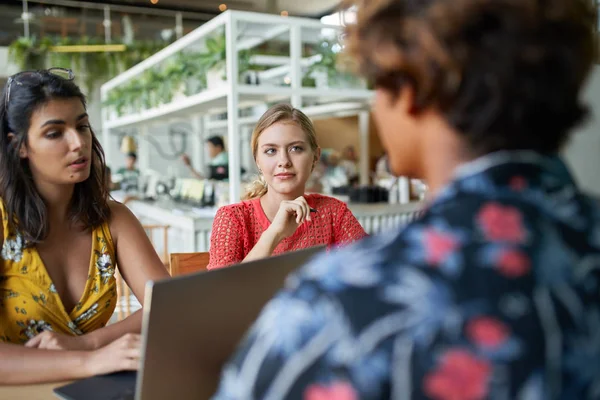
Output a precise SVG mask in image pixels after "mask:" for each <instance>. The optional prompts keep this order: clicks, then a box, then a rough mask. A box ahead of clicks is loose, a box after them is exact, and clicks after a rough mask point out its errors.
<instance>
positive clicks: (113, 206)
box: [108, 200, 140, 240]
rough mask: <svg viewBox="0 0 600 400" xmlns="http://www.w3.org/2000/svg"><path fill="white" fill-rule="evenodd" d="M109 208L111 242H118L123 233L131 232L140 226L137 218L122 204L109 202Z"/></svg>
mask: <svg viewBox="0 0 600 400" xmlns="http://www.w3.org/2000/svg"><path fill="white" fill-rule="evenodd" d="M108 207H109V208H110V214H111V215H110V223H109V227H110V232H111V235H112V237H113V240H118V237H119V234H120V233H121V232H123V231H128V230H131V229H132V228H135V227H136V226H137V225H139V224H140V222H139V221H138V219H137V217H136V216H135V215H134V214H133V213H132V212H131V210H130V209H129V208H128V207H127V206H126V205H125V204H123V203H119V202H117V201H113V200H109V202H108Z"/></svg>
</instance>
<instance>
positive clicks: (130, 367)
mask: <svg viewBox="0 0 600 400" xmlns="http://www.w3.org/2000/svg"><path fill="white" fill-rule="evenodd" d="M119 369H120V370H122V371H137V370H138V369H140V361H139V360H133V359H130V358H128V359H125V360H122V361H121V363H120V365H119Z"/></svg>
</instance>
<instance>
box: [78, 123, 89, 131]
mask: <svg viewBox="0 0 600 400" xmlns="http://www.w3.org/2000/svg"><path fill="white" fill-rule="evenodd" d="M77 129H78V130H79V131H84V132H87V131H89V130H90V129H92V127H91V126H89V125H87V124H84V125H79V126H78V127H77Z"/></svg>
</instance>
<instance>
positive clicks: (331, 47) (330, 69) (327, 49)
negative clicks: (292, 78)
mask: <svg viewBox="0 0 600 400" xmlns="http://www.w3.org/2000/svg"><path fill="white" fill-rule="evenodd" d="M338 46H339V44H338V43H335V42H332V41H330V40H323V41H322V42H321V43H319V45H318V46H317V47H316V48H314V50H313V52H312V53H313V55H315V54H318V55H319V56H320V59H319V60H318V61H316V62H315V63H313V64H312V65H311V66H309V67H308V70H307V72H306V74H305V75H304V77H303V79H302V84H303V86H305V87H317V88H348V87H360V88H364V87H365V85H364V82H362V81H361V80H360V79H359V78H357V77H356V76H355V75H353V74H351V73H350V72H348V70H349V68H348V65H347V63H346V62H345V61H346V60H343V59H341V58H340V55H341V53H340V51H339V50H337V49H336V47H338ZM340 50H341V48H340Z"/></svg>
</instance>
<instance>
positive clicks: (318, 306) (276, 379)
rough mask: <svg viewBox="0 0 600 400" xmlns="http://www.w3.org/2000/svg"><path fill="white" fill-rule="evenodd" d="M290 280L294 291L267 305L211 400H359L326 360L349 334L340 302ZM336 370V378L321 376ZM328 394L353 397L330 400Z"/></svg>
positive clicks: (343, 373) (308, 283)
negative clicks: (303, 399)
mask: <svg viewBox="0 0 600 400" xmlns="http://www.w3.org/2000/svg"><path fill="white" fill-rule="evenodd" d="M293 279H297V280H298V281H299V282H300V283H299V285H298V286H297V287H295V288H289V287H288V288H286V289H285V290H283V291H281V292H280V293H279V294H278V295H277V296H276V297H275V298H273V299H272V300H271V301H270V302H269V303H268V304H267V305H266V307H265V308H264V309H263V311H262V313H261V315H260V317H259V318H258V320H257V321H256V323H255V325H254V326H253V327H252V329H251V330H250V331H249V333H248V335H247V336H246V338H245V339H244V340H243V341H242V344H241V346H240V347H239V348H238V350H237V351H236V352H235V353H234V356H233V358H232V359H231V360H230V361H229V363H227V364H226V365H225V368H224V369H223V370H222V375H221V381H220V385H219V389H218V391H217V393H216V394H215V396H214V397H213V399H219V400H226V399H227V400H232V399H239V400H242V399H266V398H274V399H297V398H314V399H316V398H323V399H325V398H332V399H333V398H336V399H358V398H362V396H359V395H358V393H357V392H356V389H355V388H353V386H352V383H351V382H352V379H351V377H350V376H348V375H347V371H342V370H341V369H340V368H336V367H335V365H333V364H334V363H335V360H334V359H333V358H332V357H331V355H330V349H331V347H332V346H333V345H334V344H335V343H336V342H345V343H347V342H349V341H350V337H351V332H352V330H351V329H350V328H349V327H348V324H347V319H346V318H345V316H344V313H343V312H340V311H342V310H340V309H339V308H338V307H337V305H338V304H339V302H338V301H337V300H336V299H335V298H334V296H330V295H328V294H326V293H325V292H324V291H323V290H322V289H320V288H319V285H318V284H317V283H316V282H315V281H312V280H309V279H300V278H298V277H296V276H295V277H294V278H293ZM335 369H337V370H338V373H336V376H335V377H334V376H330V375H329V374H328V373H327V372H324V371H333V370H335ZM329 378H333V379H329ZM324 382H327V386H325V385H324ZM373 383H374V382H373ZM328 388H329V389H331V390H333V391H334V392H337V391H338V390H339V391H341V392H343V393H344V394H347V395H350V394H354V395H353V396H350V397H345V396H342V397H336V396H333V397H329V396H328V392H327V390H328ZM309 392H314V393H312V395H310V393H309ZM321 392H322V393H321ZM319 393H321V394H322V395H323V396H322V397H319V396H318V394H319Z"/></svg>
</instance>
